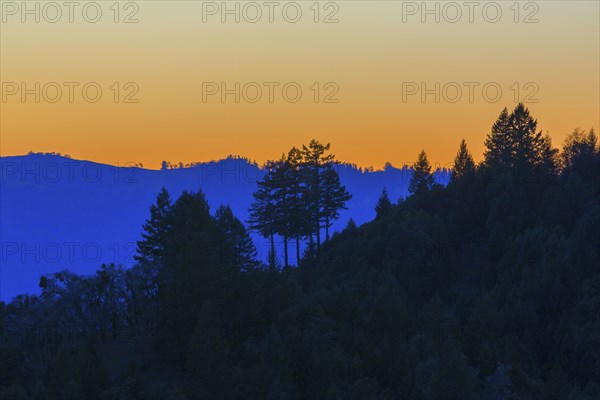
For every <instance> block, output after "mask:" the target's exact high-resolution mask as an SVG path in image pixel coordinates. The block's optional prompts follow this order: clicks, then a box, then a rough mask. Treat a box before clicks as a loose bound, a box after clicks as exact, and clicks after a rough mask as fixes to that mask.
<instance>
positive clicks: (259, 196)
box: [248, 161, 278, 269]
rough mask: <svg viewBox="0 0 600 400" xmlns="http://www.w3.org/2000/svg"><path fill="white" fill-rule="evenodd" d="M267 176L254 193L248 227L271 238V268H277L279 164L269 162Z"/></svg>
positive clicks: (259, 182) (266, 166)
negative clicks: (276, 194)
mask: <svg viewBox="0 0 600 400" xmlns="http://www.w3.org/2000/svg"><path fill="white" fill-rule="evenodd" d="M264 170H265V174H264V176H263V178H262V179H261V180H260V181H258V183H257V185H258V190H257V191H256V192H254V193H253V197H254V201H253V203H252V205H251V206H250V217H249V219H248V225H249V227H250V229H253V230H254V231H256V232H258V233H259V234H260V235H262V236H263V237H266V238H269V241H270V250H269V260H268V262H269V267H270V268H271V269H274V268H275V260H276V257H275V254H276V253H275V235H276V234H277V229H278V227H277V223H278V219H277V203H276V200H275V185H276V182H277V177H276V173H277V164H276V163H274V162H272V161H268V162H267V163H266V164H265V166H264Z"/></svg>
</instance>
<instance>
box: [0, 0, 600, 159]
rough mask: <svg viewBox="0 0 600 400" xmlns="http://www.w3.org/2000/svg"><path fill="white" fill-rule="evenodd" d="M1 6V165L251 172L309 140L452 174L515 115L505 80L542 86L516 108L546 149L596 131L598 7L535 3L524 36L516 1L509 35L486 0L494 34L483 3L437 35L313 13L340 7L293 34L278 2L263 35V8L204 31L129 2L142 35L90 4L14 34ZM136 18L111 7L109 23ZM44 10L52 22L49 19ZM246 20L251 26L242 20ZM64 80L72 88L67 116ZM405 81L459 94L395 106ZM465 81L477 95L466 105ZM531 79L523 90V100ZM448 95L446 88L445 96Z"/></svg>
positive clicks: (187, 19) (398, 18)
mask: <svg viewBox="0 0 600 400" xmlns="http://www.w3.org/2000/svg"><path fill="white" fill-rule="evenodd" d="M6 3H10V2H2V5H3V6H2V7H3V14H2V18H3V19H2V22H1V25H0V26H1V28H0V29H1V32H0V78H1V79H0V80H1V81H2V85H3V86H2V88H3V93H2V95H3V98H2V99H1V101H2V102H1V103H0V107H1V110H0V113H1V118H0V154H1V155H2V156H8V155H17V154H24V153H27V152H28V151H30V150H33V151H44V152H46V151H56V152H61V153H67V154H70V155H71V156H73V157H75V158H81V159H89V160H94V161H99V162H105V163H111V164H120V165H123V164H126V163H131V162H134V163H140V162H141V163H143V164H144V166H145V167H149V168H158V167H159V166H160V162H161V161H162V160H169V161H172V162H177V161H183V162H191V161H205V160H210V159H218V158H221V157H224V156H227V155H228V154H237V155H243V156H247V157H249V158H251V159H254V160H256V161H258V162H263V161H265V160H266V159H269V158H275V157H277V156H278V155H279V154H281V153H282V152H283V151H287V150H288V149H289V148H290V147H291V146H293V145H299V144H301V143H303V142H304V143H305V142H308V140H310V138H313V137H315V138H318V139H319V140H321V141H323V142H332V144H333V146H334V152H335V153H336V155H337V157H338V158H339V159H341V160H343V161H347V162H352V163H356V164H358V165H361V166H371V165H372V166H375V167H376V168H378V167H381V166H383V164H384V163H385V162H386V161H389V162H391V163H392V164H395V165H401V164H404V163H410V162H412V161H413V160H414V159H415V158H416V155H417V154H418V152H419V151H420V150H421V149H422V148H424V149H425V150H426V151H427V152H428V154H429V158H430V161H432V162H433V163H435V164H438V165H442V166H443V165H446V164H448V163H450V162H451V161H452V159H453V157H454V154H455V152H456V150H457V147H458V144H459V142H460V140H461V138H465V139H466V140H467V143H468V144H469V146H470V148H471V150H472V151H473V153H474V155H475V157H476V158H477V159H480V158H481V153H482V151H483V140H484V138H485V135H486V133H487V132H488V131H489V128H490V126H491V125H492V123H493V122H494V120H495V118H496V117H497V116H498V114H499V113H500V111H501V110H502V108H504V107H509V108H512V107H514V106H515V104H516V103H515V99H514V95H515V91H514V88H515V86H514V84H515V83H518V86H519V87H520V92H519V94H520V96H521V100H523V99H524V96H525V95H526V94H528V93H531V92H532V90H533V89H534V88H536V87H537V88H538V89H539V91H538V92H537V94H535V95H534V96H533V99H536V100H537V103H529V104H527V106H528V107H529V108H530V109H531V111H532V114H533V115H534V117H536V118H537V119H538V122H539V125H538V126H539V128H540V129H542V130H543V131H545V132H546V131H547V132H548V133H550V135H551V136H552V138H553V141H554V144H555V145H557V146H559V145H560V144H561V143H562V141H563V139H564V137H565V136H566V134H568V133H569V132H570V131H572V130H573V129H574V128H576V127H581V128H585V129H589V128H590V127H595V128H596V129H598V128H600V111H599V110H600V91H599V88H600V59H599V56H600V31H599V21H600V8H599V4H600V2H598V1H547V0H544V1H538V2H535V3H534V4H535V5H536V6H535V7H537V12H536V13H535V15H534V18H536V19H538V22H537V23H524V22H523V20H524V19H525V18H526V16H527V15H529V14H531V13H532V12H534V11H536V8H535V7H534V6H531V5H527V3H528V2H520V3H519V7H520V14H519V16H518V18H519V23H515V21H514V18H515V15H514V9H510V8H509V7H511V6H512V5H513V4H514V2H513V1H500V2H496V4H499V5H500V6H501V9H502V12H503V14H502V18H501V19H500V21H499V22H497V23H490V22H487V21H486V20H485V19H484V14H483V11H482V7H483V6H484V5H485V4H486V3H490V2H481V3H480V4H481V6H480V7H479V8H476V9H475V12H474V14H473V18H474V20H473V22H472V23H471V22H469V16H468V15H467V14H466V13H468V9H467V8H466V7H462V8H461V11H462V12H463V16H462V19H461V20H460V21H459V22H457V23H451V22H448V21H447V19H450V18H453V17H454V15H455V13H454V11H453V10H451V9H447V10H446V11H447V13H446V14H444V13H443V11H442V10H441V9H440V10H441V11H440V23H436V22H435V21H434V16H432V15H429V16H427V20H426V21H425V23H423V22H422V21H421V14H420V13H417V14H416V15H407V14H404V17H405V19H406V21H405V22H404V21H403V10H405V11H410V9H409V8H407V7H408V3H409V2H401V1H339V2H335V3H334V5H326V2H319V5H320V9H321V10H320V15H319V20H322V19H323V18H324V16H325V15H327V14H329V13H330V12H332V11H334V10H335V9H336V8H337V9H338V11H337V13H336V14H335V17H336V18H337V19H338V20H339V22H338V23H329V24H325V23H322V22H319V23H315V22H314V20H313V19H314V11H313V9H310V8H309V7H314V6H313V4H314V2H313V1H299V2H297V4H299V5H300V7H301V9H302V12H303V14H302V17H301V19H300V21H299V22H297V23H289V22H286V21H285V20H284V19H283V15H282V11H281V8H282V6H283V5H284V4H286V3H289V2H281V5H282V6H280V7H279V8H276V9H275V13H274V22H273V23H269V22H268V15H266V13H267V12H268V9H267V8H266V7H264V6H263V7H261V10H262V12H263V17H262V20H261V21H259V22H257V23H249V22H247V21H245V20H244V18H243V15H242V16H241V17H242V18H241V22H240V23H235V22H234V21H233V17H232V16H229V17H228V18H229V19H228V21H226V22H225V23H222V22H221V20H220V14H217V15H206V22H203V7H207V2H201V1H155V0H153V1H139V2H136V4H137V6H138V7H139V11H138V12H137V13H136V15H135V17H137V19H138V20H139V22H138V23H132V24H125V23H122V22H119V23H115V22H114V21H113V18H114V13H113V11H112V10H111V9H109V7H110V6H111V5H112V4H113V3H114V2H112V1H99V2H98V3H99V4H100V5H101V8H102V11H103V14H102V18H101V20H100V21H99V22H97V23H88V22H86V21H85V20H84V19H83V17H82V12H81V10H75V13H74V19H75V20H74V22H73V23H69V22H68V19H67V18H68V16H67V15H65V14H63V17H62V19H61V20H60V21H58V22H57V23H49V22H47V21H45V20H44V16H43V15H42V16H41V21H40V23H35V22H34V21H33V17H31V16H28V17H27V18H29V20H27V21H26V22H25V23H23V22H22V21H21V20H20V18H21V14H20V12H19V13H17V14H16V15H12V9H8V10H7V9H6ZM59 3H62V2H59ZM125 3H126V2H121V3H120V5H122V6H123V7H124V6H125ZM529 3H532V2H529ZM14 4H17V5H20V4H21V2H20V1H19V2H16V3H14ZM29 4H32V5H31V7H33V4H34V2H31V3H29ZM82 4H85V2H83V3H82ZM214 4H217V6H220V4H221V2H217V3H214ZM228 4H230V6H231V7H234V4H235V2H230V3H228ZM244 4H245V2H240V6H243V5H244ZM258 4H263V2H262V1H261V2H258ZM414 4H416V5H417V6H420V5H421V2H417V3H414ZM428 4H429V5H430V7H431V8H433V7H435V5H434V4H435V2H428ZM440 4H441V5H440V7H441V6H442V5H443V4H442V3H440ZM458 4H463V2H458ZM325 7H327V8H325ZM526 7H527V8H526ZM133 10H134V9H133V8H128V9H126V10H125V9H121V12H120V15H119V20H121V19H122V18H123V17H124V16H125V15H126V14H129V12H131V11H133ZM7 11H10V12H7ZM47 11H48V13H49V14H48V15H47V16H48V18H52V17H53V15H54V11H52V10H47ZM62 11H63V13H64V12H66V11H67V9H63V10H62ZM288 11H289V14H288V15H292V16H293V15H294V12H293V9H292V10H288ZM488 11H489V13H488V14H486V15H485V16H486V17H488V18H489V17H490V16H491V17H494V12H493V11H494V10H493V9H492V10H488ZM248 12H249V14H247V16H248V17H250V18H252V16H253V15H254V12H253V11H252V10H250V9H248ZM93 14H94V13H93V10H92V11H90V12H89V15H93ZM444 17H446V18H444ZM11 82H16V83H18V84H21V83H23V82H25V83H26V84H27V86H28V87H30V88H33V87H34V83H35V82H40V84H41V86H43V85H44V84H46V83H48V82H58V83H59V84H60V85H61V86H62V87H63V94H62V97H61V99H60V100H59V101H58V102H56V103H50V102H48V101H45V100H44V99H43V98H42V99H41V101H40V103H35V102H34V96H33V95H28V96H27V97H26V101H25V102H22V101H21V97H20V93H17V94H16V95H7V88H9V87H10V85H11ZM63 82H79V83H80V86H79V88H78V89H77V88H76V89H75V92H74V95H75V97H74V101H73V103H70V102H69V101H68V91H67V88H66V87H65V86H64V85H62V83H63ZM87 82H97V83H98V85H100V87H101V88H102V89H103V94H102V98H101V99H100V100H99V101H98V102H97V103H89V102H86V101H85V100H84V99H83V97H82V94H81V87H82V86H83V85H84V84H85V83H87ZM114 82H119V83H120V87H121V88H120V100H123V96H124V95H125V94H126V93H127V92H128V91H127V90H124V88H123V86H124V84H125V83H127V82H135V84H136V85H137V86H138V87H139V92H138V93H137V95H136V96H135V98H137V99H138V100H139V102H138V103H123V102H122V101H119V102H118V103H115V102H114V101H113V95H114V92H113V91H111V89H110V87H111V85H112V84H113V83H114ZM203 82H217V83H221V82H226V83H227V85H228V86H229V87H233V85H234V83H235V82H241V84H242V85H243V84H245V83H247V82H258V83H259V84H262V83H263V82H279V83H280V86H279V88H278V89H276V90H275V97H274V101H273V103H270V102H269V101H268V99H267V89H266V88H265V89H264V90H263V96H262V98H261V100H259V101H258V102H257V103H250V102H247V101H243V100H242V101H241V102H240V103H235V102H234V101H233V96H229V97H228V98H227V99H228V101H227V102H225V103H223V102H221V100H220V97H219V96H218V95H217V96H212V97H209V98H208V101H207V102H203V96H202V87H203ZM287 82H297V83H298V85H300V87H301V88H302V90H303V95H302V98H301V100H300V101H298V102H297V103H290V102H286V101H285V100H284V99H283V97H282V93H281V87H282V86H283V85H284V84H285V83H287ZM314 82H318V83H319V86H320V95H321V99H322V98H323V97H324V95H325V94H326V93H328V92H330V91H331V87H330V89H329V90H325V88H324V85H325V84H326V83H327V82H335V84H336V85H337V87H339V92H338V93H337V95H336V96H335V98H337V99H338V100H339V102H337V103H323V102H322V101H320V102H318V103H315V102H314V100H313V94H314V92H313V91H311V89H310V87H311V85H312V84H313V83H314ZM403 82H416V83H418V84H420V83H421V82H425V83H426V84H427V85H428V87H429V88H433V87H434V84H435V82H440V84H441V86H443V85H444V84H446V83H448V82H457V83H458V84H459V85H460V86H462V87H463V93H462V97H461V98H460V99H459V100H458V101H457V102H456V103H452V102H450V101H447V100H445V99H444V97H443V96H442V98H441V99H440V102H439V103H436V102H435V101H434V95H428V96H427V97H426V102H424V103H423V102H422V101H421V98H420V95H418V94H417V95H413V96H409V97H407V101H403ZM464 82H477V83H479V86H478V88H476V89H475V92H474V99H473V102H470V101H469V96H468V89H467V87H466V86H464V85H463V83H464ZM489 82H496V83H497V85H499V87H500V88H501V89H502V97H501V99H499V100H498V101H497V102H495V103H491V102H488V101H485V99H484V96H483V94H482V89H481V88H482V86H483V85H484V84H486V83H489ZM528 82H533V83H534V85H530V86H529V87H527V88H526V87H525V85H526V84H527V83H528ZM7 85H8V86H7ZM511 88H512V89H511ZM129 91H131V89H130V90H129ZM48 93H49V96H53V92H52V91H49V92H48ZM249 93H250V94H251V95H252V93H253V92H249ZM454 93H455V92H453V89H451V88H450V87H449V92H448V96H449V97H454V96H455V94H454ZM490 93H492V94H493V91H490ZM4 97H5V98H4Z"/></svg>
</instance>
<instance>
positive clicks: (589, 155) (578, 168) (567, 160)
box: [562, 128, 598, 176]
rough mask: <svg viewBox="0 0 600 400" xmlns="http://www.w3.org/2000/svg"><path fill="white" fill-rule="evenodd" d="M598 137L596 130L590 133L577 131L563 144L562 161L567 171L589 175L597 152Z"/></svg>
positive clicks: (591, 130)
mask: <svg viewBox="0 0 600 400" xmlns="http://www.w3.org/2000/svg"><path fill="white" fill-rule="evenodd" d="M597 146H598V136H597V135H596V132H594V129H593V128H592V129H590V130H589V131H585V130H581V129H575V130H574V131H573V132H572V133H571V134H569V136H567V138H566V139H565V142H564V144H563V151H562V159H563V163H564V167H565V169H566V170H567V171H569V172H570V171H574V172H576V173H578V174H579V175H581V176H585V175H587V174H589V171H590V170H591V168H593V164H594V156H595V155H596V152H597V150H596V149H597Z"/></svg>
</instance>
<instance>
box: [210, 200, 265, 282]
mask: <svg viewBox="0 0 600 400" xmlns="http://www.w3.org/2000/svg"><path fill="white" fill-rule="evenodd" d="M215 221H216V222H217V226H218V227H219V229H220V230H221V232H222V233H223V235H224V237H225V244H226V247H227V252H228V253H229V254H230V256H231V258H232V262H233V264H234V266H235V268H236V269H238V270H239V271H251V270H253V269H255V268H257V267H258V262H257V260H256V258H257V253H256V247H255V246H254V242H252V238H251V237H250V235H249V234H248V231H247V230H246V227H245V226H244V224H243V223H242V222H241V221H240V220H239V219H237V218H236V217H235V215H233V212H232V211H231V207H229V206H225V205H221V206H220V207H219V208H218V209H217V211H216V212H215Z"/></svg>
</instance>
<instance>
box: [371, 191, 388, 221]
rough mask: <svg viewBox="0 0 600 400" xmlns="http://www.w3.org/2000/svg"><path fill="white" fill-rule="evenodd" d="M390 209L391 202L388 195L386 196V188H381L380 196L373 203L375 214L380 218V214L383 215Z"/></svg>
mask: <svg viewBox="0 0 600 400" xmlns="http://www.w3.org/2000/svg"><path fill="white" fill-rule="evenodd" d="M391 209H392V202H391V200H390V197H389V196H388V191H387V189H386V188H383V191H382V192H381V196H379V199H378V200H377V204H375V213H376V215H377V218H380V217H381V216H383V215H385V214H386V213H387V212H388V211H389V210H391Z"/></svg>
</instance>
